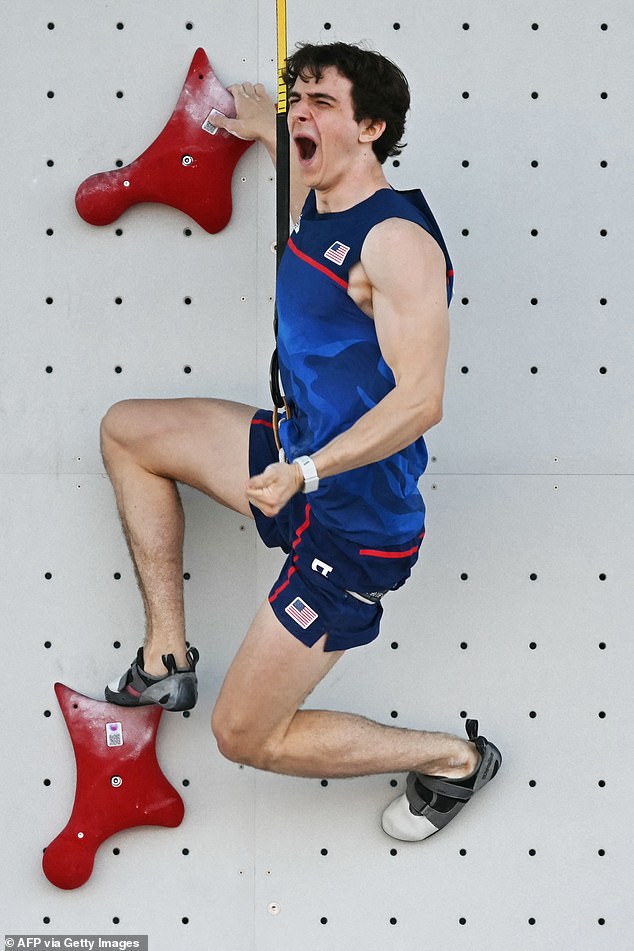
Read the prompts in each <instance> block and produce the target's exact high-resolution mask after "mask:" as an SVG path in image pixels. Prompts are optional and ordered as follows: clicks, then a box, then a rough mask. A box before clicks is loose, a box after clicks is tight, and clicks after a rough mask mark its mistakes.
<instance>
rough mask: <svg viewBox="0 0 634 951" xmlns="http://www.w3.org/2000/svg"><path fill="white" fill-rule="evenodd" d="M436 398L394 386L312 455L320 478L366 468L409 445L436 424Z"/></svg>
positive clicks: (438, 410)
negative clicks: (422, 399)
mask: <svg viewBox="0 0 634 951" xmlns="http://www.w3.org/2000/svg"><path fill="white" fill-rule="evenodd" d="M441 416H442V412H441V407H440V405H439V402H438V400H437V399H432V398H430V399H429V400H425V401H421V400H420V398H418V399H415V398H413V395H412V394H410V393H408V391H407V390H406V389H404V388H399V387H395V389H393V390H391V391H390V392H389V393H388V394H387V396H385V397H384V398H383V399H382V400H381V401H380V402H379V403H377V405H376V406H374V407H373V408H372V409H371V410H368V412H367V413H364V415H363V416H361V417H360V418H359V419H358V420H357V422H356V423H354V425H353V426H351V427H350V429H347V430H346V431H345V432H343V433H341V434H340V435H339V436H335V438H334V439H333V440H331V441H330V442H329V443H327V444H326V445H325V446H323V447H322V448H321V449H319V450H318V451H317V452H315V453H313V454H312V458H313V461H314V463H315V466H316V467H317V472H318V474H319V477H320V479H325V478H327V477H328V476H332V475H338V474H339V473H341V472H347V471H348V470H349V469H356V468H358V467H359V466H366V465H370V464H371V463H373V462H378V461H379V460H381V459H387V457H388V456H391V455H393V454H394V453H396V452H400V450H402V449H404V448H405V447H406V446H409V445H410V444H411V443H413V442H415V441H416V440H417V439H418V438H419V437H420V436H422V435H423V433H425V432H426V431H427V430H428V429H431V427H432V426H434V425H435V424H436V423H438V422H439V421H440V418H441Z"/></svg>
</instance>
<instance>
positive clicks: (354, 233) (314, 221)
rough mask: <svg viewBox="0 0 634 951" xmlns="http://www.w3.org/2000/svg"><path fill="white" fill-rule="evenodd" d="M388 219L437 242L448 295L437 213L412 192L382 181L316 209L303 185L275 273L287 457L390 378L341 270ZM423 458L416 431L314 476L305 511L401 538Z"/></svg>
mask: <svg viewBox="0 0 634 951" xmlns="http://www.w3.org/2000/svg"><path fill="white" fill-rule="evenodd" d="M387 218H404V219H406V220H407V221H413V222H415V223H416V224H419V225H420V226H421V227H422V228H424V229H425V231H427V232H429V234H431V235H432V236H433V237H434V238H435V240H436V241H437V242H438V244H439V245H440V247H441V248H442V250H443V252H444V255H445V259H446V262H447V301H448V302H449V301H450V300H451V294H452V286H453V270H452V266H451V261H450V258H449V254H448V252H447V248H446V246H445V242H444V240H443V237H442V234H441V233H440V229H439V227H438V225H437V223H436V220H435V218H434V216H433V214H432V212H431V210H430V208H429V206H428V204H427V202H426V201H425V199H424V197H423V195H422V193H421V192H420V191H418V190H416V191H408V192H398V191H395V190H393V189H391V188H383V189H380V190H379V191H377V192H375V193H374V195H372V196H371V197H370V198H367V199H366V200H365V201H362V202H361V203H360V204H358V205H355V206H354V207H352V208H349V209H347V210H346V211H340V212H331V213H327V214H320V213H319V212H318V211H317V206H316V200H315V194H314V192H312V191H311V192H310V193H309V195H308V198H307V199H306V203H305V205H304V208H303V210H302V214H301V216H300V219H299V221H298V222H297V225H296V226H295V229H294V231H293V232H292V234H291V236H290V238H289V241H288V245H287V247H286V250H285V252H284V255H283V257H282V261H281V264H280V268H279V271H278V279H277V311H278V351H279V361H280V375H281V379H282V385H283V388H284V393H285V394H286V400H287V403H288V404H289V407H290V410H291V418H290V419H288V420H286V419H283V420H282V421H281V423H280V441H281V443H282V446H283V448H284V451H285V453H286V457H287V459H289V460H292V459H295V458H297V456H301V455H310V454H311V453H314V452H316V451H317V450H318V449H320V448H321V447H322V446H324V445H326V443H328V442H330V440H331V439H333V438H334V437H335V436H337V435H338V434H339V433H341V432H343V431H345V430H347V429H349V428H350V427H351V426H352V425H353V423H355V422H356V420H357V419H359V418H360V417H361V416H362V415H363V414H364V413H367V412H368V410H370V409H372V407H373V406H376V404H377V403H378V402H379V401H380V400H381V399H383V397H384V396H386V395H387V393H389V392H390V390H392V389H393V388H394V386H395V381H394V376H393V374H392V371H391V370H390V368H389V367H388V365H387V364H386V363H385V361H384V359H383V357H382V355H381V351H380V348H379V343H378V340H377V335H376V331H375V327H374V321H373V320H371V319H370V318H369V317H368V316H367V315H366V314H364V313H363V311H362V310H361V309H360V308H359V307H357V305H356V304H355V302H354V301H353V300H352V298H351V297H350V296H349V295H348V293H347V289H348V274H349V271H350V269H351V268H352V266H353V265H354V264H356V263H357V261H359V260H360V258H361V249H362V247H363V242H364V241H365V238H366V236H367V234H368V232H369V231H370V230H371V229H372V228H373V227H374V225H376V224H378V223H379V222H380V221H384V220H385V219H387ZM426 465H427V449H426V446H425V441H424V439H423V438H422V437H421V438H420V439H418V440H417V441H416V442H414V443H412V444H411V445H410V446H407V447H406V448H405V449H403V450H402V451H401V452H398V453H395V454H394V455H392V456H390V457H388V458H387V459H382V460H381V461H380V462H375V463H372V464H371V465H367V466H362V467H359V468H357V469H352V470H350V471H348V472H343V473H340V474H339V475H335V476H330V477H329V478H327V479H322V480H321V482H320V485H319V489H318V490H317V491H316V492H314V493H311V495H310V502H311V509H312V513H313V516H314V517H315V518H316V519H317V520H318V521H319V522H320V524H322V525H323V526H324V527H326V528H328V529H331V530H334V531H336V532H338V533H340V534H342V535H343V536H344V537H347V538H350V539H353V540H358V541H360V542H366V543H367V542H369V543H373V544H383V545H402V544H404V543H405V542H407V541H410V540H411V539H414V538H416V537H418V536H419V535H420V534H421V532H422V531H424V524H425V506H424V503H423V499H422V497H421V494H420V492H419V489H418V480H419V478H420V476H421V475H422V473H423V472H424V471H425V467H426Z"/></svg>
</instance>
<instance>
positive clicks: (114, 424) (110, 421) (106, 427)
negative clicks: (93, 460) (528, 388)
mask: <svg viewBox="0 0 634 951" xmlns="http://www.w3.org/2000/svg"><path fill="white" fill-rule="evenodd" d="M138 403H139V401H138V400H121V401H120V402H119V403H114V404H113V405H112V406H111V407H110V409H109V410H108V412H107V413H106V415H105V416H104V417H103V419H102V420H101V428H100V438H101V449H102V451H103V452H107V451H108V449H109V448H111V447H112V445H113V444H119V445H120V444H122V443H124V442H125V441H126V434H127V433H128V432H129V428H130V423H131V421H132V417H133V414H134V410H135V407H136V406H137V405H138Z"/></svg>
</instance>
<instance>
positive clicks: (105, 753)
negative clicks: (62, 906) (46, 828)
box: [42, 683, 185, 889]
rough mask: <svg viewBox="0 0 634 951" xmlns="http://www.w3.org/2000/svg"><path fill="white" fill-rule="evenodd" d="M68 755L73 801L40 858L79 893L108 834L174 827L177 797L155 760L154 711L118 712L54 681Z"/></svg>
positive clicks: (179, 815)
mask: <svg viewBox="0 0 634 951" xmlns="http://www.w3.org/2000/svg"><path fill="white" fill-rule="evenodd" d="M55 693H56V694H57V699H58V702H59V705H60V707H61V709H62V713H63V714H64V719H65V720H66V725H67V727H68V731H69V733H70V737H71V740H72V743H73V749H74V751H75V761H76V764H77V781H76V787H75V802H74V805H73V811H72V813H71V817H70V819H69V820H68V824H67V825H66V827H65V828H64V829H63V830H62V832H60V834H59V835H58V836H57V838H56V839H54V840H53V842H51V844H50V845H49V846H48V848H47V849H46V851H45V852H44V858H43V860H42V867H43V869H44V874H45V875H46V877H47V878H48V880H49V882H51V883H52V884H53V885H56V886H57V887H58V888H67V889H70V888H78V887H79V886H80V885H83V884H84V882H86V881H88V879H89V878H90V875H91V873H92V869H93V864H94V860H95V854H96V852H97V849H98V848H99V846H100V845H101V843H102V842H104V841H105V839H107V838H108V837H109V836H111V835H114V834H115V832H120V831H121V830H122V829H129V828H132V827H133V826H142V825H154V826H172V827H173V826H178V825H180V823H181V822H182V820H183V815H184V811H185V810H184V806H183V800H182V799H181V797H180V796H179V795H178V793H177V792H176V790H175V789H174V787H173V786H172V785H171V784H170V783H169V782H168V781H167V779H166V778H165V776H164V775H163V773H162V772H161V768H160V766H159V764H158V760H157V758H156V749H155V744H156V733H157V730H158V725H159V721H160V719H161V714H162V712H163V711H162V710H161V708H160V707H157V706H146V707H119V706H115V705H114V704H112V703H106V702H105V701H102V700H91V699H90V698H89V697H84V696H82V694H80V693H75V692H74V691H73V690H70V689H69V688H68V687H65V686H64V684H59V683H58V684H55Z"/></svg>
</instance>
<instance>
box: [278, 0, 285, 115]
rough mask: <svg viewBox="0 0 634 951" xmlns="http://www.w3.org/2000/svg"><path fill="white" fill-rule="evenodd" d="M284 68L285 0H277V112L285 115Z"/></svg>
mask: <svg viewBox="0 0 634 951" xmlns="http://www.w3.org/2000/svg"><path fill="white" fill-rule="evenodd" d="M285 68H286V0H277V112H278V115H279V114H285V113H286V83H285V82H284V80H283V79H282V73H283V72H284V69H285Z"/></svg>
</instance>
